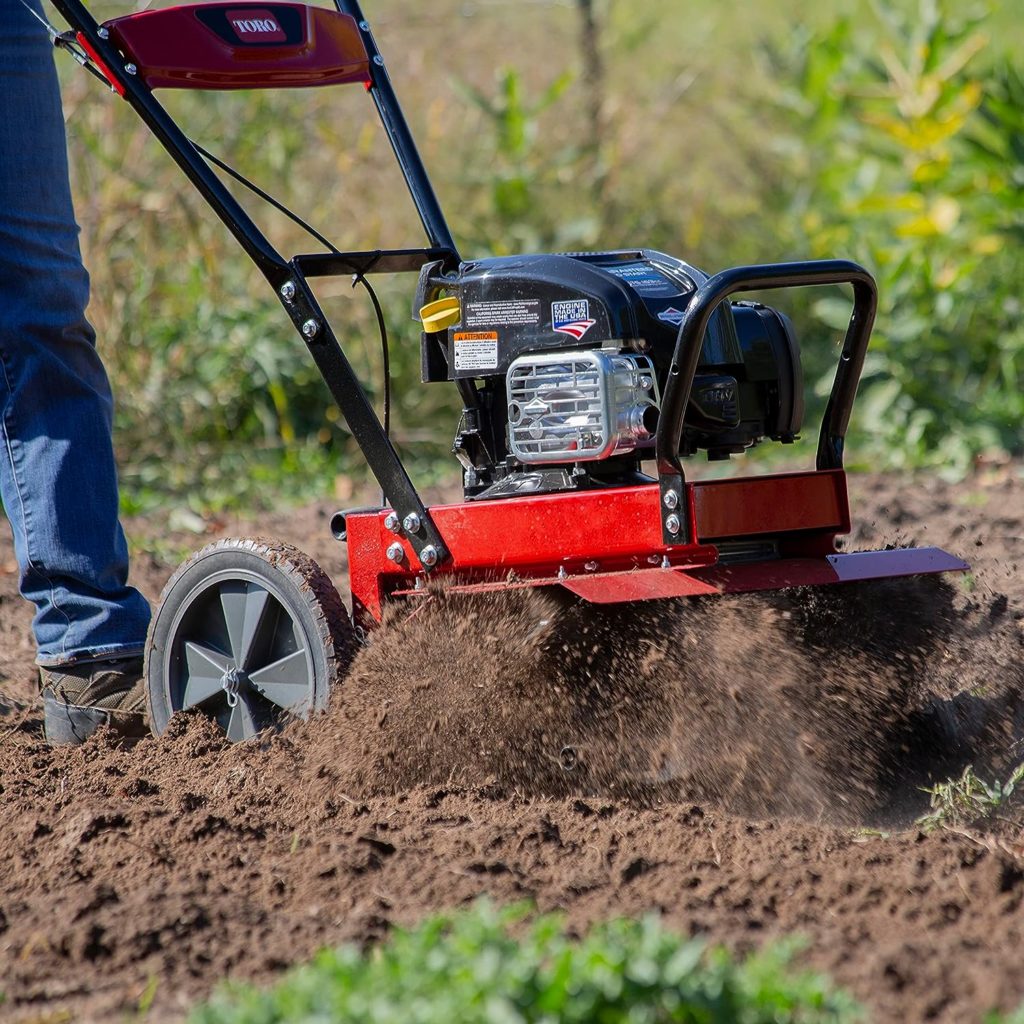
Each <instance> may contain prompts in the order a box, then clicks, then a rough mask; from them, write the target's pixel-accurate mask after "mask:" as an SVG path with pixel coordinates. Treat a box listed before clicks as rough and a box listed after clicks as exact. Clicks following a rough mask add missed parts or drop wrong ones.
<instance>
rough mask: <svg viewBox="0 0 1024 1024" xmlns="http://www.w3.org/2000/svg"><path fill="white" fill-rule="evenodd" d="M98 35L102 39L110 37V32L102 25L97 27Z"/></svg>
mask: <svg viewBox="0 0 1024 1024" xmlns="http://www.w3.org/2000/svg"><path fill="white" fill-rule="evenodd" d="M96 35H98V36H99V37H100V39H109V38H110V33H109V32H108V31H107V30H106V29H105V28H104V27H103V26H102V25H101V26H100V27H99V28H98V29H96Z"/></svg>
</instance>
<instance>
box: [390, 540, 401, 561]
mask: <svg viewBox="0 0 1024 1024" xmlns="http://www.w3.org/2000/svg"><path fill="white" fill-rule="evenodd" d="M388 558H389V559H391V561H392V562H399V563H400V562H401V561H402V560H403V559H404V558H405V548H403V547H402V545H401V544H399V543H398V541H397V540H396V541H395V542H394V544H389V545H388Z"/></svg>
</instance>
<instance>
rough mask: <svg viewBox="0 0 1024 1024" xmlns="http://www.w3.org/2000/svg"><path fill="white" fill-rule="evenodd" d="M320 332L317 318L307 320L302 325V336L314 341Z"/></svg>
mask: <svg viewBox="0 0 1024 1024" xmlns="http://www.w3.org/2000/svg"><path fill="white" fill-rule="evenodd" d="M319 333H320V325H319V324H318V323H317V322H316V321H315V320H307V321H306V322H305V323H304V324H303V325H302V336H303V337H304V338H307V339H309V340H310V341H312V340H313V339H314V338H315V337H316V336H317V335H318V334H319Z"/></svg>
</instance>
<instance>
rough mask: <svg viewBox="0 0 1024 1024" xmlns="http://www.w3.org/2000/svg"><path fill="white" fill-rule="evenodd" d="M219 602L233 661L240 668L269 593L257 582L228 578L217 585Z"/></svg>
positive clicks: (256, 630) (259, 622)
mask: <svg viewBox="0 0 1024 1024" xmlns="http://www.w3.org/2000/svg"><path fill="white" fill-rule="evenodd" d="M220 604H221V608H222V609H223V611H224V624H225V625H226V626H227V629H228V640H229V642H230V643H231V654H232V656H233V657H234V659H235V665H236V666H237V667H238V668H240V669H244V668H246V664H247V662H248V660H249V657H250V656H251V654H252V648H253V641H254V640H255V639H256V637H257V635H258V633H259V632H260V625H261V623H262V622H263V617H264V615H265V613H266V611H267V607H268V605H269V604H270V594H269V593H268V592H267V591H266V590H264V589H263V587H261V586H259V584H256V583H248V582H243V581H241V580H237V581H236V580H232V581H231V582H230V583H225V584H223V585H222V586H221V588H220Z"/></svg>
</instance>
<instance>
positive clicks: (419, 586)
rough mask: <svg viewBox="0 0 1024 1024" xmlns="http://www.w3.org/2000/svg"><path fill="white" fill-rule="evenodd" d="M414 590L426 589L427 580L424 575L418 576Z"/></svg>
mask: <svg viewBox="0 0 1024 1024" xmlns="http://www.w3.org/2000/svg"><path fill="white" fill-rule="evenodd" d="M412 587H413V590H426V589H427V581H426V580H425V579H424V578H423V577H422V576H417V577H416V582H415V583H413V585H412Z"/></svg>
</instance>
